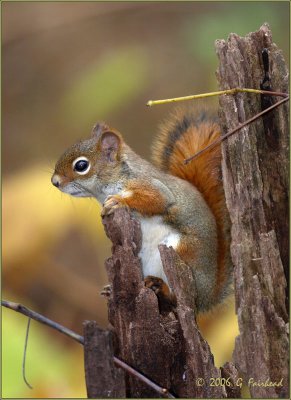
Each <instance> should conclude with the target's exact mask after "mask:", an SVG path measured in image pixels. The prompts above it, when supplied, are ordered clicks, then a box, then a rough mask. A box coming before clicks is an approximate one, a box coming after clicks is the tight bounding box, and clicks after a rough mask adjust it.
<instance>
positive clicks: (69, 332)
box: [1, 300, 175, 399]
mask: <svg viewBox="0 0 291 400" xmlns="http://www.w3.org/2000/svg"><path fill="white" fill-rule="evenodd" d="M1 305H2V306H4V307H6V308H9V309H11V310H13V311H16V312H19V313H20V314H23V315H26V316H27V317H29V318H31V319H34V320H36V321H38V322H41V323H42V324H44V325H47V326H49V327H50V328H53V329H55V330H57V331H59V332H61V333H63V334H64V335H66V336H69V337H70V338H71V339H74V340H75V341H77V342H78V343H80V344H82V345H84V337H83V336H81V335H78V334H77V333H75V332H73V331H72V330H70V329H68V328H66V327H64V326H62V325H60V324H58V323H57V322H54V321H52V320H51V319H49V318H46V317H44V316H43V315H41V314H38V313H37V312H35V311H33V310H30V309H29V308H27V307H25V306H23V305H22V304H20V303H14V302H12V301H7V300H1ZM26 344H27V341H26ZM113 361H114V364H115V365H116V366H117V367H120V368H122V369H124V370H125V371H126V372H128V373H129V374H131V375H133V376H134V377H135V378H137V379H139V380H140V381H142V382H144V383H145V384H146V385H148V386H150V387H151V388H152V389H153V390H155V391H156V392H158V393H159V394H161V395H162V396H164V397H167V398H169V399H175V396H173V395H172V394H171V393H170V392H169V391H168V389H166V388H163V387H161V386H159V385H157V384H156V383H155V382H153V381H152V380H150V379H149V378H147V377H146V376H144V375H143V374H141V373H140V372H138V371H137V370H135V369H134V368H132V367H131V366H130V365H128V364H126V363H125V362H124V361H122V360H120V359H119V358H117V357H115V356H114V357H113Z"/></svg>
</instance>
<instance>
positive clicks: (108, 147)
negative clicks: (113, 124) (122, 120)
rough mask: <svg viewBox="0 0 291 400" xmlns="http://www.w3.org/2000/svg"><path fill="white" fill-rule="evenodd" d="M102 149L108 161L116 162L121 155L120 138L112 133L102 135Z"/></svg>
mask: <svg viewBox="0 0 291 400" xmlns="http://www.w3.org/2000/svg"><path fill="white" fill-rule="evenodd" d="M100 147H101V153H102V155H103V157H104V158H105V160H106V161H111V162H113V161H116V160H117V159H118V154H119V147H120V136H119V135H118V134H117V133H115V132H112V131H107V132H104V133H102V136H101V139H100Z"/></svg>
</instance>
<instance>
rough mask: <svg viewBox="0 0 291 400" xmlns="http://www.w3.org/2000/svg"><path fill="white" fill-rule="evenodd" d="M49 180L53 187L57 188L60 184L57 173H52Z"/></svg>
mask: <svg viewBox="0 0 291 400" xmlns="http://www.w3.org/2000/svg"><path fill="white" fill-rule="evenodd" d="M51 181H52V184H53V185H54V186H55V187H57V188H58V187H59V186H60V177H59V175H57V174H53V176H52V179H51Z"/></svg>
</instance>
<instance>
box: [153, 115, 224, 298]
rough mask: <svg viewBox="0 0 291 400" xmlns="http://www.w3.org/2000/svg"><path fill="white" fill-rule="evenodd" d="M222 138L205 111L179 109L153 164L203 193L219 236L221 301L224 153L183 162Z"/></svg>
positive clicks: (209, 152) (157, 145)
mask: <svg viewBox="0 0 291 400" xmlns="http://www.w3.org/2000/svg"><path fill="white" fill-rule="evenodd" d="M219 136H220V127H219V125H218V124H217V122H216V119H215V118H214V117H213V116H211V115H209V114H207V113H206V111H204V110H197V111H195V110H194V111H193V110H183V109H178V110H176V112H175V113H174V114H173V115H172V116H171V117H170V118H169V120H167V121H166V122H165V123H164V124H163V125H162V126H161V128H160V133H159V134H158V136H157V138H156V140H155V142H154V144H153V149H152V159H153V162H154V164H155V165H156V166H157V167H158V168H160V169H162V170H163V171H164V172H167V173H170V174H171V175H175V176H177V177H179V178H182V179H185V180H187V181H189V182H191V183H192V184H193V185H194V186H196V188H197V189H198V190H199V191H200V193H202V195H203V197H204V199H205V201H206V202H207V204H208V206H209V208H210V209H211V211H212V213H213V214H214V216H215V220H216V223H217V234H218V235H217V236H218V259H217V262H218V276H217V290H218V293H217V294H216V295H218V296H219V297H220V296H221V297H224V296H225V295H226V294H227V293H224V291H227V286H228V283H229V282H228V281H229V279H228V278H229V275H230V274H229V268H230V264H231V263H230V256H229V225H230V224H229V219H228V213H227V210H226V205H225V197H224V191H223V185H222V175H221V149H220V145H217V146H214V147H213V148H212V149H210V150H207V151H206V152H205V153H203V154H201V155H200V156H199V157H197V159H194V160H193V161H192V162H190V163H189V164H187V165H185V164H184V160H185V159H187V158H189V157H191V156H192V155H194V154H196V153H197V152H198V151H200V150H202V149H204V148H205V147H206V146H207V145H209V144H210V143H212V142H213V141H214V140H216V139H217V138H218V137H219Z"/></svg>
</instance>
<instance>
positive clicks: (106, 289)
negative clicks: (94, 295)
mask: <svg viewBox="0 0 291 400" xmlns="http://www.w3.org/2000/svg"><path fill="white" fill-rule="evenodd" d="M111 292H112V290H111V285H106V286H104V288H103V289H102V290H101V292H100V294H101V296H103V297H106V298H109V297H110V295H111Z"/></svg>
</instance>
